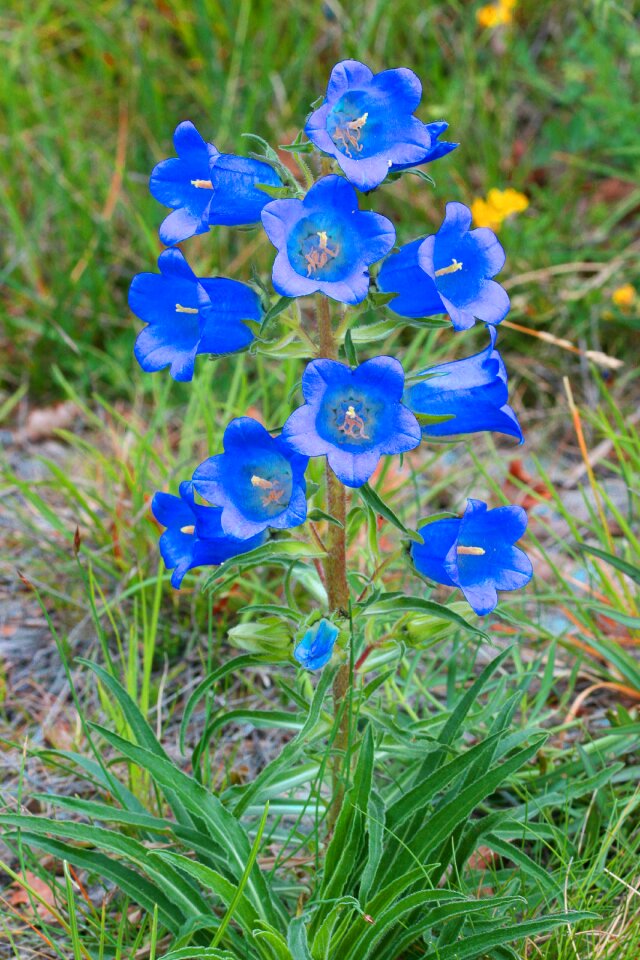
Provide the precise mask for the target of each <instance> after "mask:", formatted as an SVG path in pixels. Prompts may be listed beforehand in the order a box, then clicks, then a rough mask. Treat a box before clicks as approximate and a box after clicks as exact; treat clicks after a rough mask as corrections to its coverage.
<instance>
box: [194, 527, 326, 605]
mask: <svg viewBox="0 0 640 960" xmlns="http://www.w3.org/2000/svg"><path fill="white" fill-rule="evenodd" d="M324 556H325V553H324V552H323V551H322V550H320V549H319V547H317V546H316V545H315V544H313V543H305V542H304V541H302V540H284V539H283V540H270V541H269V542H268V543H265V544H263V545H262V546H261V547H256V549H255V550H250V551H249V552H248V553H243V554H242V555H241V556H239V557H233V558H232V559H231V560H226V561H225V562H224V563H223V564H220V566H219V567H218V569H217V571H216V573H214V574H212V575H211V576H210V577H209V578H208V580H207V581H206V582H205V585H204V589H205V590H208V591H209V592H210V593H213V592H217V591H219V590H221V589H223V588H224V587H225V586H227V585H228V584H229V583H232V582H233V579H234V578H235V577H236V576H237V575H238V574H239V573H244V572H246V571H247V570H253V568H254V567H259V566H262V564H264V563H275V564H278V565H280V566H282V565H283V564H284V565H285V566H288V565H289V564H290V563H291V562H292V561H295V560H310V559H313V558H315V557H324ZM229 570H235V573H234V574H233V575H230V576H228V577H224V578H220V574H221V573H225V574H226V573H227V572H228V571H229Z"/></svg>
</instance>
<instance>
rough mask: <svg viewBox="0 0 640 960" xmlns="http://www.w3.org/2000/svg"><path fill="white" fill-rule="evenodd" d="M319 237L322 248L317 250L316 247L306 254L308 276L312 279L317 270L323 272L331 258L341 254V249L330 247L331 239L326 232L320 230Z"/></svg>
mask: <svg viewBox="0 0 640 960" xmlns="http://www.w3.org/2000/svg"><path fill="white" fill-rule="evenodd" d="M318 237H319V239H320V246H319V247H318V248H317V249H316V248H315V247H314V248H313V249H312V250H310V251H309V253H305V255H304V258H305V260H306V261H307V276H308V277H310V276H311V274H312V273H315V272H316V270H321V269H322V268H323V267H326V265H327V264H328V262H329V260H330V259H331V257H337V256H338V254H339V252H340V247H334V248H333V249H332V248H331V247H330V246H329V237H328V234H327V231H326V230H319V231H318Z"/></svg>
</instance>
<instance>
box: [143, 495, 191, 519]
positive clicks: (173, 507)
mask: <svg viewBox="0 0 640 960" xmlns="http://www.w3.org/2000/svg"><path fill="white" fill-rule="evenodd" d="M151 512H152V513H153V515H154V517H155V518H156V520H157V521H158V523H160V524H162V526H163V527H178V528H179V527H185V526H187V525H188V524H191V523H193V519H194V518H193V513H192V511H191V508H190V506H189V504H187V503H185V502H184V500H183V499H182V498H181V497H174V496H173V494H171V493H162V492H161V491H158V493H155V494H154V495H153V500H152V501H151Z"/></svg>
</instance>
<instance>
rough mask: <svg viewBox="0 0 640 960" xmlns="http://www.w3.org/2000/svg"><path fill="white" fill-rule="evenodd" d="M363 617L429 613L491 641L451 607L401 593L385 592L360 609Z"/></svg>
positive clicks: (482, 631)
mask: <svg viewBox="0 0 640 960" xmlns="http://www.w3.org/2000/svg"><path fill="white" fill-rule="evenodd" d="M360 612H361V614H362V616H363V617H394V616H398V617H401V616H404V614H406V613H428V614H430V616H432V617H435V618H436V619H438V620H448V621H449V623H453V624H455V625H456V626H458V627H462V628H463V629H464V630H468V631H470V632H471V633H475V634H476V635H477V636H479V637H482V638H483V640H487V641H489V636H488V635H487V634H486V633H485V632H484V630H480V628H479V627H476V626H474V625H473V624H472V623H469V622H468V621H467V620H465V619H464V617H462V616H460V614H459V613H456V612H455V610H452V609H451V608H450V607H447V606H445V605H444V604H442V603H436V602H435V600H423V599H421V598H420V597H405V596H404V595H403V594H400V593H397V594H396V593H383V594H382V595H381V596H380V597H378V599H376V600H374V602H373V603H370V604H368V605H367V606H362V607H361V610H360Z"/></svg>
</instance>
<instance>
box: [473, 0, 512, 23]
mask: <svg viewBox="0 0 640 960" xmlns="http://www.w3.org/2000/svg"><path fill="white" fill-rule="evenodd" d="M515 5H516V0H497V2H496V3H488V4H486V6H484V7H480V9H479V10H476V20H477V21H478V25H479V26H481V27H484V28H485V29H492V28H493V27H503V26H506V25H507V24H509V23H511V22H512V20H513V8H514V7H515Z"/></svg>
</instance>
